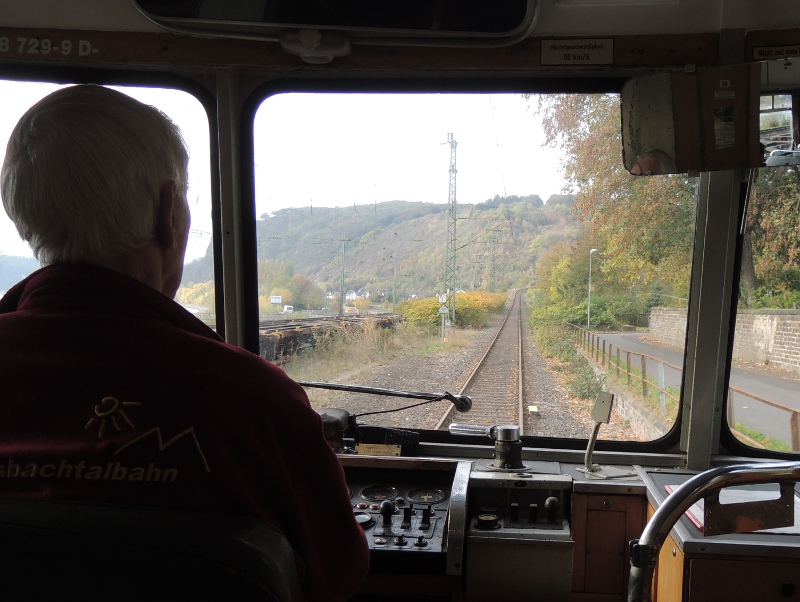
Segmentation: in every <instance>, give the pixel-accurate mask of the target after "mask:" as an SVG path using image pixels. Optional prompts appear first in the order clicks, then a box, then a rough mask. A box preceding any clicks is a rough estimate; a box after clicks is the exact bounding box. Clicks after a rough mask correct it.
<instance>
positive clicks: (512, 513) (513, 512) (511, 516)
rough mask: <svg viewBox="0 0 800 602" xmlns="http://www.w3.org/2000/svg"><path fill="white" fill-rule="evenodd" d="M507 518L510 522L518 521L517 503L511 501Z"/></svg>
mask: <svg viewBox="0 0 800 602" xmlns="http://www.w3.org/2000/svg"><path fill="white" fill-rule="evenodd" d="M508 520H509V521H510V522H512V523H517V522H519V504H518V503H517V502H511V509H510V510H509V512H508Z"/></svg>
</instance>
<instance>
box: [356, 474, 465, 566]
mask: <svg viewBox="0 0 800 602" xmlns="http://www.w3.org/2000/svg"><path fill="white" fill-rule="evenodd" d="M349 485H350V488H351V491H352V497H351V500H352V502H353V509H354V512H355V516H356V520H357V521H358V523H359V524H360V525H361V527H362V528H363V529H364V532H365V533H366V535H367V541H368V542H369V546H370V548H371V549H373V550H375V549H381V550H385V549H392V550H398V551H403V550H415V551H419V552H434V553H435V552H442V551H443V548H444V547H443V543H444V525H445V521H446V519H447V508H448V502H449V499H450V484H449V483H445V482H434V483H431V484H430V485H428V486H425V485H421V484H420V483H419V482H417V483H401V482H398V481H397V480H394V481H392V482H382V483H373V482H370V481H360V482H359V481H351V482H350V483H349Z"/></svg>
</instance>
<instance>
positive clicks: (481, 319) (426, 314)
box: [395, 291, 506, 328]
mask: <svg viewBox="0 0 800 602" xmlns="http://www.w3.org/2000/svg"><path fill="white" fill-rule="evenodd" d="M505 303H506V300H505V296H504V295H499V294H496V293H485V292H481V291H472V292H468V293H459V294H457V295H456V326H461V327H464V328H476V327H482V326H486V325H488V323H489V316H490V315H491V314H496V313H500V312H501V311H503V308H504V307H505ZM441 305H442V304H441V303H439V301H438V300H437V299H436V298H435V297H427V298H425V299H414V300H412V301H403V302H402V303H398V304H397V308H396V310H395V311H397V313H399V314H402V315H403V316H405V318H406V319H407V320H408V321H409V322H411V323H412V324H425V325H428V326H430V327H432V328H437V327H438V326H439V324H440V323H441V319H442V317H441V314H439V307H441Z"/></svg>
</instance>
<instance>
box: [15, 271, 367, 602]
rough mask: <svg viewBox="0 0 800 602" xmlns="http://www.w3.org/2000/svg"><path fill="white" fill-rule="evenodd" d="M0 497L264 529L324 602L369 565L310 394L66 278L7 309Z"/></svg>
mask: <svg viewBox="0 0 800 602" xmlns="http://www.w3.org/2000/svg"><path fill="white" fill-rule="evenodd" d="M0 383H1V384H0V391H1V392H2V393H1V394H0V494H2V495H9V494H11V495H20V496H27V497H50V498H59V499H72V500H87V501H96V502H108V503H121V504H136V505H142V506H155V507H166V508H176V509H186V510H197V511H211V512H224V513H229V514H241V515H248V516H254V517H259V518H262V519H265V520H267V521H269V522H270V523H272V524H274V525H276V526H277V527H278V528H280V529H281V530H282V531H283V532H284V534H285V535H286V536H287V538H288V539H289V541H290V542H291V544H292V546H293V547H294V549H295V554H296V556H297V557H298V568H299V570H300V576H301V580H302V581H303V583H304V587H305V590H306V595H307V596H308V598H309V599H310V600H346V599H347V598H349V597H350V596H351V595H352V594H354V593H355V592H356V591H357V590H358V588H359V587H360V586H361V584H362V582H363V580H364V578H365V577H366V573H367V569H368V564H369V551H368V548H367V544H366V539H365V537H364V534H363V532H362V531H361V528H360V527H359V526H358V524H357V523H356V522H355V520H354V518H353V511H352V506H351V504H350V501H349V493H348V488H347V484H346V483H345V479H344V472H343V470H342V467H341V465H340V463H339V461H338V460H337V458H336V455H335V454H334V453H333V452H332V450H331V449H330V447H329V446H328V444H327V443H326V441H325V439H324V437H323V434H322V423H321V420H320V418H319V416H318V415H317V413H316V412H315V411H314V410H313V409H312V408H311V406H310V404H309V402H308V398H307V397H306V394H305V392H304V391H303V389H302V388H301V387H300V386H299V385H298V384H296V383H295V382H294V381H292V380H291V379H290V378H289V377H287V376H286V374H285V373H284V372H283V371H282V370H281V369H280V368H278V367H276V366H274V365H273V364H270V363H269V362H267V361H266V360H264V359H262V358H260V357H258V356H256V355H253V354H251V353H249V352H247V351H244V350H242V349H240V348H238V347H233V346H231V345H228V344H226V343H225V342H223V341H222V340H221V338H220V337H219V336H218V335H217V334H216V333H215V332H213V331H212V330H211V329H209V328H208V327H207V326H205V325H204V324H203V323H202V322H200V321H199V320H197V319H196V318H194V316H192V315H191V314H190V313H188V312H186V311H185V310H184V309H183V308H181V307H180V306H179V305H178V304H177V303H175V302H174V301H172V300H171V299H168V298H167V297H165V296H164V295H162V294H161V293H160V292H158V291H156V290H154V289H151V288H150V287H147V286H145V285H143V284H141V283H140V282H138V281H136V280H134V279H132V278H129V277H127V276H125V275H123V274H120V273H118V272H115V271H112V270H107V269H105V268H100V267H96V266H91V265H67V264H62V265H53V266H49V267H46V268H43V269H41V270H39V271H37V272H36V273H34V274H32V275H31V276H29V277H28V278H27V279H25V280H23V281H22V282H20V283H19V284H17V285H16V286H15V287H14V288H12V289H11V290H10V291H9V292H8V293H7V294H6V295H5V296H4V297H3V298H2V300H0Z"/></svg>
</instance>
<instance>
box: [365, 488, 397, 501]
mask: <svg viewBox="0 0 800 602" xmlns="http://www.w3.org/2000/svg"><path fill="white" fill-rule="evenodd" d="M361 497H363V498H364V499H365V500H369V501H370V502H382V501H383V500H394V499H395V498H396V497H397V489H395V488H394V487H392V486H391V485H370V486H369V487H365V488H364V489H363V490H362V491H361Z"/></svg>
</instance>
